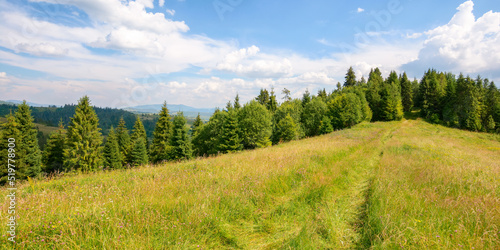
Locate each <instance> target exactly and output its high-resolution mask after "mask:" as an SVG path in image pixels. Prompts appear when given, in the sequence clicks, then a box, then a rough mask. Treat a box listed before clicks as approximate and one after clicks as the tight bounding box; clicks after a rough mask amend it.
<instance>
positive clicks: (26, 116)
mask: <svg viewBox="0 0 500 250" xmlns="http://www.w3.org/2000/svg"><path fill="white" fill-rule="evenodd" d="M15 117H16V121H17V123H18V125H19V132H20V135H21V138H20V140H19V142H18V143H17V150H19V151H24V157H25V159H24V162H21V163H24V164H26V165H25V166H22V165H20V164H19V163H18V166H17V167H18V168H20V169H23V170H24V171H25V174H26V176H29V177H36V176H38V175H39V174H41V173H42V152H41V151H40V148H39V145H38V138H37V135H38V131H37V129H36V128H35V124H34V123H33V116H31V110H30V107H29V106H28V104H26V101H23V103H22V104H20V105H19V106H18V108H17V111H16V113H15Z"/></svg>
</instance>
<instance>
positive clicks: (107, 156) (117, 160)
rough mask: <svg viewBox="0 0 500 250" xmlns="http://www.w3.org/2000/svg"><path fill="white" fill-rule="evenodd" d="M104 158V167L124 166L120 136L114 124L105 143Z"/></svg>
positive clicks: (116, 167)
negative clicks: (119, 144) (119, 141)
mask: <svg viewBox="0 0 500 250" xmlns="http://www.w3.org/2000/svg"><path fill="white" fill-rule="evenodd" d="M103 158H104V167H108V168H110V169H120V168H122V166H123V165H122V162H123V159H122V154H121V152H120V146H118V138H117V135H116V133H115V130H114V128H113V126H111V128H110V130H109V134H108V138H107V140H106V143H105V144H104V150H103Z"/></svg>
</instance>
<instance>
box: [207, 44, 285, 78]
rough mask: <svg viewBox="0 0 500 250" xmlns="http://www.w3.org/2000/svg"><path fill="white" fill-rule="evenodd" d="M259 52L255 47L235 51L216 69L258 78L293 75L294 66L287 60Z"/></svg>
mask: <svg viewBox="0 0 500 250" xmlns="http://www.w3.org/2000/svg"><path fill="white" fill-rule="evenodd" d="M259 51H260V49H259V48H258V47H257V46H255V45H253V46H251V47H248V48H243V49H240V50H237V51H233V52H231V53H229V54H227V55H226V56H225V58H224V60H223V61H221V62H219V63H218V64H217V66H216V67H215V69H217V70H221V71H227V72H231V73H235V74H237V75H240V76H247V77H256V78H266V77H281V76H285V75H288V74H290V73H291V71H292V64H291V62H290V61H289V60H288V59H287V58H281V57H279V56H273V55H266V54H259Z"/></svg>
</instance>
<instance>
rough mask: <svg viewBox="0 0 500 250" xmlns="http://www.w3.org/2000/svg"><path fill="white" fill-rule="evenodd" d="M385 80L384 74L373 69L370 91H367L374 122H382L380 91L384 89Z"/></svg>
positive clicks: (369, 79)
mask: <svg viewBox="0 0 500 250" xmlns="http://www.w3.org/2000/svg"><path fill="white" fill-rule="evenodd" d="M383 84H384V80H383V78H382V72H380V70H379V69H378V68H375V69H374V70H373V69H372V70H371V71H370V76H369V77H368V90H367V91H366V100H367V101H368V104H369V106H370V109H371V110H372V112H373V118H372V120H374V121H380V120H382V110H381V100H382V98H381V96H380V91H381V89H382V87H383Z"/></svg>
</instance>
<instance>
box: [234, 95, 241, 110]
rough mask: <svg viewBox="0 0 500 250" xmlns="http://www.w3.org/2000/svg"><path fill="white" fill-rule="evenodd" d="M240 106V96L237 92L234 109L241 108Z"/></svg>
mask: <svg viewBox="0 0 500 250" xmlns="http://www.w3.org/2000/svg"><path fill="white" fill-rule="evenodd" d="M240 108H241V104H240V96H239V95H238V93H236V97H235V98H234V109H235V110H239V109H240Z"/></svg>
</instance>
